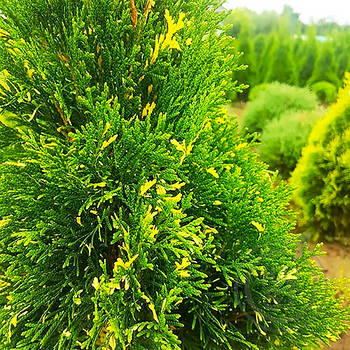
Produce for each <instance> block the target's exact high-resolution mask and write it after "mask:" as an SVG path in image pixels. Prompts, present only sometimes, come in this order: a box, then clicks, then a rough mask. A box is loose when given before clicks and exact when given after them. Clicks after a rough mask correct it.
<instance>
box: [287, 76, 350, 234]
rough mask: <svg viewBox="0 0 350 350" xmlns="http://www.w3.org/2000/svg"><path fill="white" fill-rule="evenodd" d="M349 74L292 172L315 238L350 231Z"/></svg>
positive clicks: (299, 202) (293, 180)
mask: <svg viewBox="0 0 350 350" xmlns="http://www.w3.org/2000/svg"><path fill="white" fill-rule="evenodd" d="M349 145H350V76H349V75H347V77H346V79H345V85H344V88H342V89H341V90H340V92H339V94H338V100H337V102H336V103H335V104H333V105H332V106H331V107H330V109H329V112H328V113H327V114H326V115H325V116H324V118H322V119H320V120H319V121H318V122H317V123H316V124H315V126H314V128H313V130H312V132H311V135H310V139H309V142H308V145H307V147H306V148H305V149H304V151H303V156H302V158H301V159H300V161H299V163H298V165H297V167H296V169H295V171H294V173H293V176H292V183H293V186H294V187H295V200H296V202H297V204H298V205H299V206H300V207H301V208H302V213H303V217H304V219H303V220H304V223H305V224H306V226H308V227H309V228H310V230H311V232H313V234H314V236H315V238H318V237H319V236H323V237H325V238H332V239H334V238H337V239H339V238H343V237H344V236H348V235H349V227H350V220H349V215H348V213H349V209H350V202H349V195H348V193H349V187H350V181H349V169H350V152H349Z"/></svg>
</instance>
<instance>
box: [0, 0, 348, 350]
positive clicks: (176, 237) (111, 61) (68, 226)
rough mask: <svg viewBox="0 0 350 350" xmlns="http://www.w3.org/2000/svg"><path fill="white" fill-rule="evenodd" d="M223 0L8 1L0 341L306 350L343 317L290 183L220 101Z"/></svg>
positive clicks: (31, 346)
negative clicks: (305, 238) (296, 214)
mask: <svg viewBox="0 0 350 350" xmlns="http://www.w3.org/2000/svg"><path fill="white" fill-rule="evenodd" d="M220 5H221V3H220V2H219V1H216V0H186V1H182V0H179V1H170V0H156V1H153V0H50V1H48V0H33V1H27V0H0V10H1V13H2V16H1V17H0V24H1V31H0V33H1V40H0V69H1V71H2V77H1V92H0V93H1V98H0V103H1V108H2V119H1V120H2V124H1V128H0V132H1V136H3V135H4V136H3V137H4V141H1V142H2V144H4V145H6V147H3V148H2V149H1V159H2V163H1V165H0V219H1V221H0V266H1V285H0V288H1V303H2V308H1V311H0V321H1V326H0V343H1V347H2V348H4V349H25V350H36V349H46V350H57V349H64V350H67V349H74V350H75V349H109V350H110V349H118V350H119V349H133V350H142V349H143V350H146V349H147V350H152V349H191V350H193V349H210V350H212V349H275V348H276V349H298V348H305V347H306V346H309V345H313V346H317V345H318V344H319V343H320V342H325V343H327V342H328V341H329V340H331V339H335V338H337V337H338V336H339V334H340V333H341V332H342V331H344V330H345V329H346V328H347V327H346V325H345V322H346V321H347V320H348V319H349V313H348V310H347V309H344V308H343V307H342V301H341V300H339V299H337V298H336V292H337V291H336V289H335V288H334V287H333V285H332V283H331V282H330V281H328V280H326V279H325V277H324V276H323V274H322V273H321V272H320V270H319V269H318V268H316V267H315V264H314V263H313V262H312V260H311V256H312V255H313V254H314V253H315V252H309V251H308V250H307V249H306V248H305V247H304V248H302V249H300V250H298V253H296V252H297V248H298V247H299V240H298V237H297V236H296V235H293V234H290V233H289V231H290V230H291V229H292V228H293V223H292V221H291V219H290V213H289V212H288V211H287V210H286V206H287V198H288V193H289V190H288V189H287V188H285V187H284V186H282V185H277V186H276V184H275V178H274V177H271V174H270V173H269V172H268V171H267V170H266V166H265V165H264V164H262V163H260V162H259V161H258V160H257V159H256V156H255V155H254V154H253V153H252V152H251V149H250V146H249V145H248V144H247V143H246V142H245V140H242V139H241V138H240V137H239V135H238V132H237V126H236V124H230V123H228V121H227V118H226V116H225V114H224V112H223V111H222V105H223V104H224V103H225V100H224V97H223V96H224V95H223V92H222V91H223V90H224V88H225V89H226V88H227V84H229V81H230V80H231V73H232V72H231V71H232V70H234V69H236V67H237V63H236V59H235V57H234V56H233V55H232V54H231V51H230V50H232V49H231V48H232V43H231V40H230V39H228V38H227V37H225V35H224V34H223V31H222V32H220V31H218V29H219V28H220V23H222V21H223V17H224V14H223V13H220V12H219V11H217V9H218V8H219V6H220ZM220 33H221V34H220ZM232 89H233V87H232ZM5 115H6V116H7V118H4V116H5ZM8 149H11V152H8V151H7V150H8Z"/></svg>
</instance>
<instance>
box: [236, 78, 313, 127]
mask: <svg viewBox="0 0 350 350" xmlns="http://www.w3.org/2000/svg"><path fill="white" fill-rule="evenodd" d="M316 107H317V98H316V96H315V95H314V94H313V93H311V92H310V91H309V90H308V89H306V88H298V87H295V86H289V85H286V84H280V83H272V84H269V85H267V86H266V87H265V89H264V91H262V92H260V93H259V94H258V95H257V98H256V99H255V100H254V101H251V102H248V104H247V107H246V110H245V112H244V115H243V119H244V120H243V128H244V130H245V131H246V132H248V133H253V132H261V131H262V130H263V129H264V127H265V126H266V124H267V123H268V122H270V121H271V120H273V119H279V118H280V116H281V115H282V114H283V113H285V112H286V111H289V110H291V111H298V110H303V111H312V110H313V109H315V108H316Z"/></svg>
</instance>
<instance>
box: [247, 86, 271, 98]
mask: <svg viewBox="0 0 350 350" xmlns="http://www.w3.org/2000/svg"><path fill="white" fill-rule="evenodd" d="M268 85H269V84H268V83H262V84H259V85H256V86H254V87H252V88H251V89H250V90H249V95H248V100H249V101H253V100H255V99H256V98H257V97H258V95H259V94H260V92H261V91H264V90H265V88H266V87H267V86H268Z"/></svg>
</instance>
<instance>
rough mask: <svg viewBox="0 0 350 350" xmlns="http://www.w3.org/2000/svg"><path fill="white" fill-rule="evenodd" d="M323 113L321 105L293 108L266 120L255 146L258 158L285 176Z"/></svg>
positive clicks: (288, 174) (289, 172)
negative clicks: (275, 117) (301, 108)
mask: <svg viewBox="0 0 350 350" xmlns="http://www.w3.org/2000/svg"><path fill="white" fill-rule="evenodd" d="M324 113H325V111H324V110H323V109H316V110H314V111H306V112H305V111H297V112H294V111H293V112H287V113H285V114H283V115H281V117H280V119H274V120H272V121H271V122H269V123H268V124H267V125H266V127H265V128H264V131H263V133H262V135H261V143H260V144H259V146H258V151H259V153H260V156H261V159H262V160H263V161H264V162H266V163H267V164H268V165H269V167H270V168H271V169H272V170H278V171H279V173H280V174H281V175H282V177H283V178H284V179H287V178H288V177H289V176H290V174H291V172H292V171H293V170H294V168H295V166H296V164H297V162H298V160H299V158H300V156H301V150H302V148H303V147H304V146H305V145H306V144H307V140H308V137H309V134H310V132H311V129H312V127H313V125H314V124H315V122H316V121H317V120H318V119H319V118H320V117H322V116H323V115H324Z"/></svg>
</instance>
